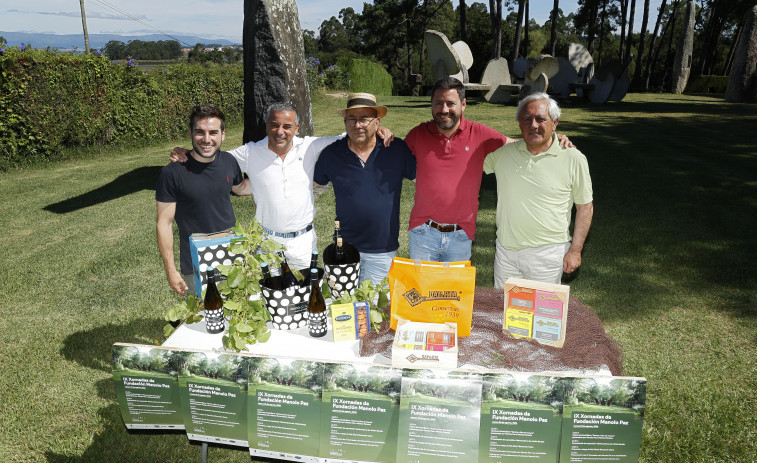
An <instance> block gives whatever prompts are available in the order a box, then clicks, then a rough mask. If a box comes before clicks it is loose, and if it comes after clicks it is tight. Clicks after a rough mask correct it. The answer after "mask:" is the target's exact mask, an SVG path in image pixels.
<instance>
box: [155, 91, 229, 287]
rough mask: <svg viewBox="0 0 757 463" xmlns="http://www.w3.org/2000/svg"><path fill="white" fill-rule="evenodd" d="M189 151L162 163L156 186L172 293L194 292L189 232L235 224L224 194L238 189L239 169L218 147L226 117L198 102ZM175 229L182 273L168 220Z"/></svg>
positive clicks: (158, 228) (192, 117)
mask: <svg viewBox="0 0 757 463" xmlns="http://www.w3.org/2000/svg"><path fill="white" fill-rule="evenodd" d="M189 136H190V137H191V139H192V151H190V152H189V156H188V160H187V162H185V163H179V162H171V163H169V164H168V165H167V166H165V167H163V168H162V169H161V171H160V175H159V176H158V182H157V184H156V186H155V200H156V202H157V208H158V213H157V217H156V234H157V237H158V249H159V250H160V255H161V257H162V259H163V268H164V269H165V271H166V277H167V278H168V284H169V285H170V286H171V289H173V290H174V291H175V292H176V293H178V294H181V295H185V294H187V291H189V292H194V288H193V286H194V278H193V277H192V256H191V254H190V252H189V236H190V235H191V234H192V233H214V232H218V231H222V230H226V229H228V228H231V227H232V226H234V223H235V222H236V219H235V217H234V209H233V208H232V206H231V199H230V198H229V193H231V192H232V191H233V192H234V193H236V194H240V193H241V188H242V171H241V170H240V169H239V165H238V164H237V161H236V160H235V159H234V157H233V156H231V155H230V154H229V153H226V152H224V151H221V143H222V142H223V139H224V137H225V136H226V131H225V117H224V114H223V112H221V111H220V110H219V109H218V108H216V107H213V106H209V105H202V106H196V107H194V108H193V109H192V112H191V114H190V116H189ZM174 219H176V224H177V225H178V227H179V258H180V267H181V273H179V272H178V271H177V270H176V263H175V262H174V253H173V221H174Z"/></svg>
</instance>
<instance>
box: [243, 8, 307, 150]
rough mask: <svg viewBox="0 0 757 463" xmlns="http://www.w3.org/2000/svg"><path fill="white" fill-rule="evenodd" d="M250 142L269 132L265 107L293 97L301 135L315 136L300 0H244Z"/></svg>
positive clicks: (247, 134)
mask: <svg viewBox="0 0 757 463" xmlns="http://www.w3.org/2000/svg"><path fill="white" fill-rule="evenodd" d="M242 41H243V45H244V121H245V123H244V135H243V138H244V142H245V143H247V142H248V141H257V140H260V139H262V138H264V137H265V136H266V133H265V109H266V108H267V107H268V106H269V105H270V104H271V103H276V102H282V101H287V102H289V103H291V104H292V105H294V107H295V108H297V112H298V113H299V115H300V131H299V136H301V137H303V136H306V135H313V116H312V112H311V107H310V89H309V88H308V84H307V75H306V69H305V56H304V54H305V51H304V44H303V39H302V30H301V29H300V20H299V14H298V11H297V4H296V3H295V1H294V0H245V2H244V31H243V37H242Z"/></svg>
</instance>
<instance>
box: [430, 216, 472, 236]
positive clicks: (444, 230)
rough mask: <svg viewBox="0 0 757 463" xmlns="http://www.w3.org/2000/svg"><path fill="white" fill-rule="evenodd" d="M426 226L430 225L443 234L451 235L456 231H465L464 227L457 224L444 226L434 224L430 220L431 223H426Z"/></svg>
mask: <svg viewBox="0 0 757 463" xmlns="http://www.w3.org/2000/svg"><path fill="white" fill-rule="evenodd" d="M426 224H428V226H429V227H431V228H435V229H437V230H439V231H440V232H442V233H449V232H453V231H456V230H462V229H463V227H461V226H460V225H458V224H456V223H453V224H448V225H442V224H440V223H437V222H434V221H433V220H431V219H429V221H428V222H426Z"/></svg>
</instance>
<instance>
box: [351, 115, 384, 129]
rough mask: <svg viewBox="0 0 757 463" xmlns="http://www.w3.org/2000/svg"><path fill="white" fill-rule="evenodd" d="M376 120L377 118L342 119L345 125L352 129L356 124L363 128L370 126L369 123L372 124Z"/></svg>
mask: <svg viewBox="0 0 757 463" xmlns="http://www.w3.org/2000/svg"><path fill="white" fill-rule="evenodd" d="M376 119H378V118H377V117H360V118H355V117H345V118H344V122H345V123H346V124H347V125H349V126H350V127H354V126H356V125H358V124H360V125H364V126H365V125H368V124H370V123H371V122H373V121H374V120H376Z"/></svg>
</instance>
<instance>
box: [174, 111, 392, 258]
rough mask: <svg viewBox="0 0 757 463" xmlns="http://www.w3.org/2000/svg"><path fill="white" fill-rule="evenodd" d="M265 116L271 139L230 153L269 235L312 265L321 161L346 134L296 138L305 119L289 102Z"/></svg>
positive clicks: (180, 153) (180, 155) (179, 157)
mask: <svg viewBox="0 0 757 463" xmlns="http://www.w3.org/2000/svg"><path fill="white" fill-rule="evenodd" d="M265 120H266V124H265V127H266V133H267V134H268V136H267V137H266V138H264V139H262V140H260V141H258V142H256V143H253V142H249V143H246V144H244V145H242V146H240V147H239V148H235V149H233V150H230V151H229V153H230V154H231V155H232V156H234V158H236V160H237V162H238V163H239V167H240V169H241V170H242V172H244V173H246V174H247V176H248V177H249V179H245V180H244V182H243V184H242V185H241V193H240V194H252V195H253V198H254V199H255V205H256V209H255V219H257V221H258V222H259V223H260V225H261V226H262V227H263V229H264V231H265V233H266V235H267V236H268V237H269V238H271V239H273V240H275V241H278V242H279V243H281V244H283V245H284V246H286V252H285V256H286V258H287V261H288V262H289V266H290V267H292V268H296V269H303V268H307V267H308V266H309V265H310V257H311V254H312V252H313V249H316V246H317V238H316V235H315V228H314V227H313V219H314V218H315V205H314V196H313V170H314V168H315V162H316V161H317V160H318V157H319V156H320V154H321V150H323V148H325V147H326V146H328V145H330V144H331V143H333V142H335V141H336V140H339V139H340V138H343V137H344V136H345V134H344V133H343V134H341V135H338V136H335V137H298V136H296V135H297V132H298V130H299V128H300V119H299V115H298V114H297V110H296V109H295V107H294V106H293V105H291V104H289V103H274V104H272V105H271V106H269V107H268V108H267V109H266V113H265ZM383 130H384V131H383V132H382V133H381V135H383V137H382V138H383V139H384V140H387V141H391V139H392V138H393V136H392V133H391V132H390V131H388V130H386V129H383ZM385 143H386V141H385ZM185 153H186V150H184V149H183V148H179V147H177V148H174V150H173V152H172V153H171V160H172V161H180V162H183V161H184V160H185V159H186V156H185Z"/></svg>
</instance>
